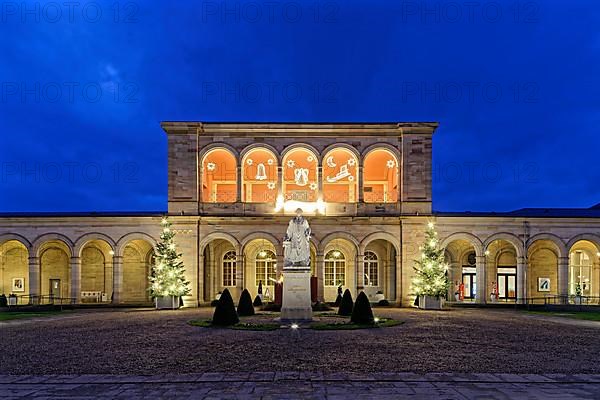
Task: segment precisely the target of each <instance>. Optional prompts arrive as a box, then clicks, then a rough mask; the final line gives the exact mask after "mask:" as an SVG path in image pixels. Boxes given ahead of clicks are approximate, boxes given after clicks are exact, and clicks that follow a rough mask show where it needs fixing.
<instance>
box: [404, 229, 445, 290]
mask: <svg viewBox="0 0 600 400" xmlns="http://www.w3.org/2000/svg"><path fill="white" fill-rule="evenodd" d="M419 249H420V250H421V259H419V260H415V266H414V267H413V268H414V270H415V276H414V278H413V280H412V292H413V294H415V295H417V296H433V297H445V296H446V294H447V293H448V288H449V287H450V281H449V280H448V277H447V276H446V273H447V272H448V264H447V263H446V260H445V258H444V249H440V248H439V247H438V240H437V232H436V231H435V226H434V225H433V222H430V223H429V224H428V225H427V231H426V232H425V243H424V244H423V246H421V247H420V248H419Z"/></svg>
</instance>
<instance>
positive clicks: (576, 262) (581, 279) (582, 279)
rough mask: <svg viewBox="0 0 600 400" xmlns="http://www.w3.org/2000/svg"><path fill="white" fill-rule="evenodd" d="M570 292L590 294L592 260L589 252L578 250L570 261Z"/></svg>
mask: <svg viewBox="0 0 600 400" xmlns="http://www.w3.org/2000/svg"><path fill="white" fill-rule="evenodd" d="M569 264H570V265H569V294H570V295H576V294H578V289H577V287H578V286H579V294H581V295H583V296H589V295H590V292H591V276H592V275H591V272H592V261H591V258H590V256H589V255H588V253H587V252H585V251H582V250H576V251H574V252H572V253H571V257H570V262H569Z"/></svg>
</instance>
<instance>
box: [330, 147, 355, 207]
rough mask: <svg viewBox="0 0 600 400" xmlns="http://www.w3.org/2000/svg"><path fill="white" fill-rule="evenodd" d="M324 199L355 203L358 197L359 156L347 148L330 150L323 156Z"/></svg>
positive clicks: (334, 201)
mask: <svg viewBox="0 0 600 400" xmlns="http://www.w3.org/2000/svg"><path fill="white" fill-rule="evenodd" d="M323 160H324V161H323V200H325V201H327V202H331V203H355V202H356V201H357V198H358V172H357V171H358V158H357V157H356V155H354V153H352V152H351V151H350V150H348V149H345V148H337V149H333V150H331V151H329V152H328V153H327V154H326V155H325V157H324V158H323Z"/></svg>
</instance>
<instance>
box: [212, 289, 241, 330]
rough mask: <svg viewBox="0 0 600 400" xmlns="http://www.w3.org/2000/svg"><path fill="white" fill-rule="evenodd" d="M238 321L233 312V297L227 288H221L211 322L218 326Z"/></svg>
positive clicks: (233, 323)
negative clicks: (221, 291)
mask: <svg viewBox="0 0 600 400" xmlns="http://www.w3.org/2000/svg"><path fill="white" fill-rule="evenodd" d="M238 322H240V319H239V318H238V315H237V313H236V312H235V306H234V305H233V299H232V298H231V293H229V289H225V290H223V293H222V294H221V298H219V302H218V303H217V307H216V308H215V313H214V314H213V319H212V324H213V325H219V326H229V325H235V324H237V323H238Z"/></svg>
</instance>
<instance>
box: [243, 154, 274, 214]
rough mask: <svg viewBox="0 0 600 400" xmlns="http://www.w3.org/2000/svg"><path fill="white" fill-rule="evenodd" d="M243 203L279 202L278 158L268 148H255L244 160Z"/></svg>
mask: <svg viewBox="0 0 600 400" xmlns="http://www.w3.org/2000/svg"><path fill="white" fill-rule="evenodd" d="M242 169H243V172H242V201H244V202H247V203H275V201H276V200H277V188H278V187H279V184H278V182H277V158H276V157H275V154H273V152H271V151H270V150H269V149H266V148H262V147H261V148H254V149H252V150H250V151H249V152H248V153H246V155H245V156H244V158H243V159H242Z"/></svg>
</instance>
